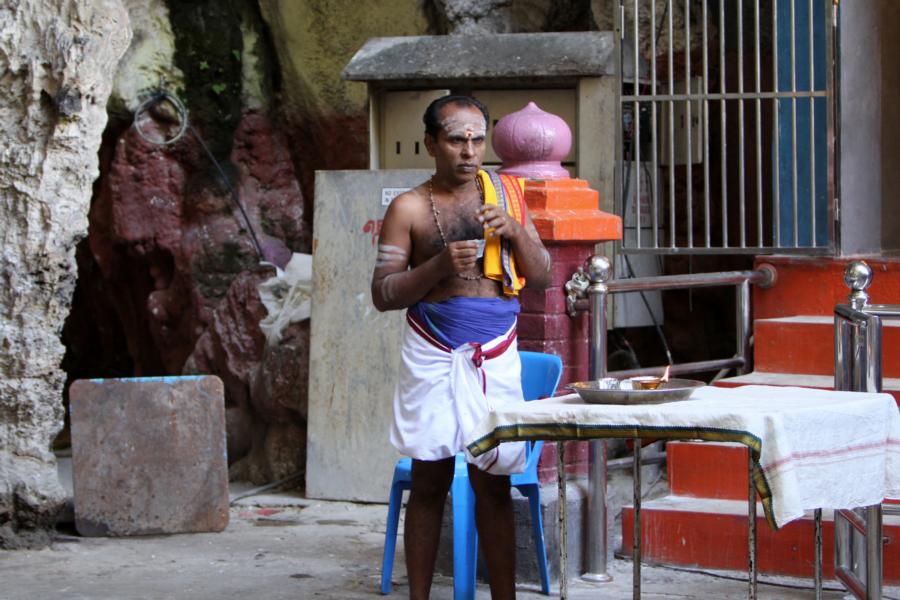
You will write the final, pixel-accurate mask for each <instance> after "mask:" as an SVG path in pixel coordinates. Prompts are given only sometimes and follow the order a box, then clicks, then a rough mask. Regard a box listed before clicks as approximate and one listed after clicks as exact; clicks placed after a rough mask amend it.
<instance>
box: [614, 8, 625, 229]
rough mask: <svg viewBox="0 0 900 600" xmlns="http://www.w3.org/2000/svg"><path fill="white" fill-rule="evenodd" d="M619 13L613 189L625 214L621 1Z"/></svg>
mask: <svg viewBox="0 0 900 600" xmlns="http://www.w3.org/2000/svg"><path fill="white" fill-rule="evenodd" d="M620 1H621V0H620ZM617 7H618V13H619V14H617V15H614V16H613V23H614V25H613V28H614V29H615V35H613V38H614V39H615V65H616V75H617V76H618V81H619V85H616V86H614V87H615V89H616V102H615V111H616V116H615V122H616V126H615V127H614V129H615V136H616V151H615V152H614V155H615V170H614V173H613V179H614V181H613V190H614V194H615V198H614V199H613V201H614V205H615V207H616V210H617V211H619V214H620V215H622V214H625V198H623V197H622V187H623V185H624V182H625V178H624V173H623V163H624V161H625V153H624V143H623V134H622V123H623V120H622V112H623V109H622V85H621V82H622V80H623V79H624V78H625V60H624V58H623V57H622V55H623V54H624V49H623V47H622V36H623V35H624V24H623V20H624V19H625V16H624V11H625V7H624V6H623V5H622V4H621V3H617Z"/></svg>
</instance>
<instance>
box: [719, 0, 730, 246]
mask: <svg viewBox="0 0 900 600" xmlns="http://www.w3.org/2000/svg"><path fill="white" fill-rule="evenodd" d="M719 93H720V94H721V95H722V100H721V102H720V103H719V108H720V111H719V126H720V128H721V131H720V135H719V138H720V140H721V145H722V153H721V161H722V162H721V165H720V166H721V174H720V176H721V178H722V247H723V248H727V247H728V170H727V168H726V167H727V166H728V165H727V163H728V160H727V158H728V153H727V150H728V144H727V142H726V138H727V137H728V134H727V130H726V129H725V126H726V121H727V119H726V114H725V113H726V111H725V105H726V102H725V0H719Z"/></svg>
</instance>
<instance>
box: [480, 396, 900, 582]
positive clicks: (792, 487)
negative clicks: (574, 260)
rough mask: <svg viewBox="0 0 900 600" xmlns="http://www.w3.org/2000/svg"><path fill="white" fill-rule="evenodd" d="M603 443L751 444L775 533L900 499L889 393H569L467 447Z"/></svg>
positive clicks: (500, 423)
mask: <svg viewBox="0 0 900 600" xmlns="http://www.w3.org/2000/svg"><path fill="white" fill-rule="evenodd" d="M598 438H659V439H666V440H685V439H692V440H693V439H699V440H708V441H726V442H738V443H740V444H743V445H745V446H747V447H748V449H749V455H750V460H749V469H750V477H751V482H752V486H753V487H755V490H756V492H757V493H758V494H759V497H760V499H761V501H762V506H763V510H764V512H765V516H766V520H767V521H768V523H769V525H770V526H771V527H773V528H775V529H778V528H779V527H781V526H783V525H784V524H786V523H788V522H790V521H792V520H794V519H797V518H800V517H802V516H803V515H804V512H805V511H807V510H813V509H821V508H827V509H843V508H847V509H849V508H856V507H861V506H869V505H875V504H879V503H881V502H882V500H883V499H884V498H885V497H900V411H898V409H897V404H896V403H895V401H894V398H893V397H892V396H891V395H889V394H870V393H858V392H834V391H824V390H815V389H808V388H796V387H775V386H745V387H738V388H723V387H703V388H699V389H697V390H696V391H695V392H694V393H693V394H692V396H691V397H690V398H689V399H688V400H683V401H679V402H669V403H665V404H655V405H634V404H630V405H618V404H616V405H613V404H587V403H585V402H584V401H583V400H582V399H581V398H580V397H579V396H578V395H576V394H570V395H566V396H558V397H555V398H550V399H546V400H540V401H533V402H527V403H522V404H518V405H514V406H510V407H504V408H503V409H500V410H495V411H492V412H490V413H489V414H488V415H487V416H486V417H485V418H484V419H483V420H482V421H481V422H480V423H479V424H478V425H477V426H476V427H475V429H474V430H472V431H471V432H470V434H469V435H468V439H467V446H468V449H469V451H470V452H471V453H472V454H473V455H478V454H480V453H482V452H485V451H487V450H489V449H490V448H493V447H494V446H496V445H497V444H499V443H502V442H506V441H513V440H545V441H569V440H592V439H598ZM635 446H636V447H639V444H636V445H635ZM637 500H638V501H639V498H638V499H637ZM751 504H752V507H753V510H755V501H754V502H751ZM635 518H636V519H638V518H639V515H637V514H636V515H635ZM636 526H637V524H636ZM638 541H639V538H638ZM751 550H752V545H751ZM636 558H637V560H635V566H636V568H638V569H639V562H640V561H639V557H638V556H636ZM753 558H755V556H754V557H752V558H751V566H754V563H755V560H753ZM754 569H755V566H754ZM754 575H755V572H754ZM754 579H755V577H754Z"/></svg>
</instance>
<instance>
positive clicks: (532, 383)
mask: <svg viewBox="0 0 900 600" xmlns="http://www.w3.org/2000/svg"><path fill="white" fill-rule="evenodd" d="M519 359H520V360H521V362H522V394H523V395H524V396H525V400H537V399H539V398H549V397H550V396H552V395H553V394H554V393H556V388H557V386H558V385H559V378H560V377H561V376H562V360H560V358H559V357H558V356H556V355H554V354H544V353H543V352H526V351H523V350H520V351H519Z"/></svg>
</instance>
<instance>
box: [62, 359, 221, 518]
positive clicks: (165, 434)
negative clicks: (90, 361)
mask: <svg viewBox="0 0 900 600" xmlns="http://www.w3.org/2000/svg"><path fill="white" fill-rule="evenodd" d="M69 399H70V412H71V422H72V468H73V479H74V481H73V483H74V490H75V494H74V495H75V527H76V529H77V530H78V532H79V533H80V534H81V535H84V536H106V535H108V536H125V535H146V534H162V533H188V532H202V531H222V530H223V529H225V527H226V526H227V525H228V467H227V461H226V455H225V454H226V453H225V402H224V386H223V384H222V381H221V380H220V379H219V378H218V377H207V376H198V377H147V378H136V379H90V380H79V381H76V382H75V383H73V384H72V386H71V388H70V389H69Z"/></svg>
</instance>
